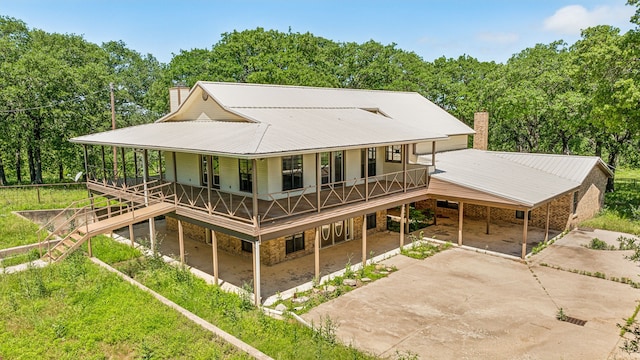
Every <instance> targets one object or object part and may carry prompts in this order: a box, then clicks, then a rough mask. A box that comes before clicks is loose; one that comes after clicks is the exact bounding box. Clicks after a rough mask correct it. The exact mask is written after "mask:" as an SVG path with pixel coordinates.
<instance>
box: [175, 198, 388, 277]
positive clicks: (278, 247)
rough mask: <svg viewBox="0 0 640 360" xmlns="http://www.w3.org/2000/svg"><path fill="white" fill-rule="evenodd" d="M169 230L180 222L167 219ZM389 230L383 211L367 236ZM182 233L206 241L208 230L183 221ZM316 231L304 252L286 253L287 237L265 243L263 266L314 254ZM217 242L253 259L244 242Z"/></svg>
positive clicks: (357, 228) (357, 225)
mask: <svg viewBox="0 0 640 360" xmlns="http://www.w3.org/2000/svg"><path fill="white" fill-rule="evenodd" d="M166 222H167V229H168V230H173V231H177V230H178V221H177V220H176V219H175V218H172V217H168V216H167V217H166ZM386 229H387V211H386V210H382V211H378V212H377V213H376V228H375V229H370V230H368V231H367V234H373V233H375V232H379V231H386ZM182 231H183V232H184V234H185V235H186V236H188V237H190V238H192V239H194V240H198V241H202V242H205V241H206V232H207V229H205V228H203V227H201V226H198V225H195V224H192V223H189V222H186V221H182ZM352 232H353V235H352V238H353V239H361V238H362V216H357V217H355V218H354V219H353V229H352ZM315 237H316V233H315V229H308V230H305V231H304V250H300V251H296V252H294V253H291V254H287V253H286V240H285V237H280V238H277V239H271V240H267V241H264V242H263V243H262V245H261V246H260V263H261V264H263V265H274V264H277V263H280V262H283V261H286V260H291V259H295V258H298V257H301V256H305V255H308V254H313V253H314V251H315ZM216 240H217V242H218V249H220V250H223V251H226V252H228V253H231V254H234V255H239V256H246V257H251V253H249V252H246V251H242V240H240V239H238V238H236V237H234V236H231V235H227V234H224V233H221V232H216Z"/></svg>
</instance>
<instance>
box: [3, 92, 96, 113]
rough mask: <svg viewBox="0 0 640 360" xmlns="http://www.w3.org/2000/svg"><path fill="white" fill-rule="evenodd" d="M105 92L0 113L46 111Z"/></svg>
mask: <svg viewBox="0 0 640 360" xmlns="http://www.w3.org/2000/svg"><path fill="white" fill-rule="evenodd" d="M105 90H107V89H106V88H104V89H101V90H98V91H95V92H93V93H91V94H88V95H78V96H76V97H75V98H72V99H69V100H60V101H56V102H52V103H50V104H47V105H42V106H35V107H30V108H22V109H11V110H0V113H3V114H12V113H13V114H15V113H19V112H24V111H31V110H40V109H46V108H51V107H55V106H59V105H63V104H65V103H69V102H76V101H85V100H86V98H87V96H92V95H95V94H98V93H100V92H103V91H105Z"/></svg>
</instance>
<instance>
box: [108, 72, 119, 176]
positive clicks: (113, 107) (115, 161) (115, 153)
mask: <svg viewBox="0 0 640 360" xmlns="http://www.w3.org/2000/svg"><path fill="white" fill-rule="evenodd" d="M109 91H110V93H111V130H115V129H116V100H115V97H114V95H113V83H110V84H109ZM113 179H114V180H117V179H118V150H117V149H116V147H115V146H114V147H113Z"/></svg>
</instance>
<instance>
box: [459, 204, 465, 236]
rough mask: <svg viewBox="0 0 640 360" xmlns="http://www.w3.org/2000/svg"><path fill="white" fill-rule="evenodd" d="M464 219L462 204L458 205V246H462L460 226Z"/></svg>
mask: <svg viewBox="0 0 640 360" xmlns="http://www.w3.org/2000/svg"><path fill="white" fill-rule="evenodd" d="M463 219H464V203H463V202H462V201H461V202H459V203H458V245H460V246H461V245H462V226H463Z"/></svg>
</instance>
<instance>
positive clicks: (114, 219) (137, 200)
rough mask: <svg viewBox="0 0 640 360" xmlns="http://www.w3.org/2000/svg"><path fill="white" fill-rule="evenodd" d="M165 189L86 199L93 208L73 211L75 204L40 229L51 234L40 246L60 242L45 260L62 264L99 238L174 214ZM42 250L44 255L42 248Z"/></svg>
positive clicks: (85, 207)
mask: <svg viewBox="0 0 640 360" xmlns="http://www.w3.org/2000/svg"><path fill="white" fill-rule="evenodd" d="M162 186H164V185H160V186H158V187H156V188H151V189H144V190H143V191H144V192H145V194H146V195H145V194H140V193H139V192H140V191H139V190H141V189H139V188H136V189H134V190H131V189H126V188H123V189H118V190H115V191H113V192H111V193H108V194H103V195H102V196H101V197H100V198H98V199H95V198H91V199H90V200H84V201H85V202H86V201H89V202H90V205H85V206H83V207H81V208H73V207H72V206H73V205H74V204H72V205H70V206H69V207H68V208H67V209H65V210H63V211H61V212H60V214H59V215H58V216H56V217H54V218H53V219H51V220H50V221H49V222H48V223H47V224H45V225H44V226H43V227H41V228H40V230H39V232H40V231H43V230H48V231H49V234H48V235H47V236H46V237H45V239H44V240H43V241H42V242H41V244H42V243H47V244H48V243H49V240H53V239H60V241H59V242H58V243H57V244H56V245H55V246H53V247H50V248H48V249H47V251H46V253H45V254H44V255H42V259H43V260H47V261H50V262H57V261H60V260H62V259H64V258H65V257H67V256H68V255H69V254H71V253H72V252H73V251H74V250H76V249H77V248H79V247H80V246H81V245H82V244H83V243H85V242H86V241H87V240H88V239H91V238H92V237H94V236H96V235H101V234H106V233H109V232H111V231H113V230H116V229H119V228H123V227H125V226H129V225H133V224H137V223H139V222H142V221H145V220H148V219H151V218H153V217H156V216H160V215H164V214H167V213H170V212H172V211H175V209H176V205H175V201H174V200H172V199H170V198H169V197H165V196H164V195H163V192H162V189H161V188H162ZM98 205H101V206H98ZM71 211H73V213H72V214H71V215H69V216H68V217H67V218H66V219H61V217H62V216H64V215H63V214H65V213H66V214H69V213H70V212H71ZM56 219H57V223H59V224H58V225H57V226H56V227H55V228H54V227H53V225H52V224H55V223H56V221H55V220H56ZM40 251H41V254H42V246H41V247H40Z"/></svg>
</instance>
